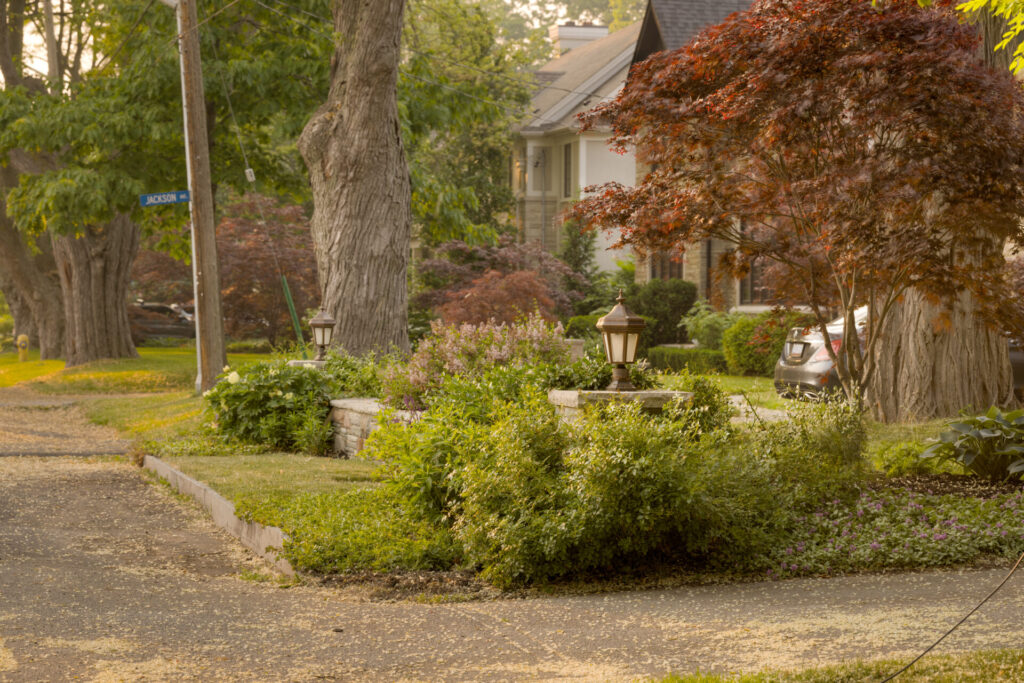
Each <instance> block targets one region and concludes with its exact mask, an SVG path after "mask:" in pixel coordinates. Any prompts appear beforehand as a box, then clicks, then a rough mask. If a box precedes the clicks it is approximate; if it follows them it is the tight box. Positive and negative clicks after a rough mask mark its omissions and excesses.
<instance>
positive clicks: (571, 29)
mask: <svg viewBox="0 0 1024 683" xmlns="http://www.w3.org/2000/svg"><path fill="white" fill-rule="evenodd" d="M606 35H608V27H607V26H597V25H595V24H592V23H590V22H589V21H588V22H587V23H585V24H576V23H575V22H572V21H567V22H565V23H564V24H561V25H560V26H552V27H551V28H549V29H548V36H550V38H551V42H552V43H554V44H555V48H556V49H557V50H558V54H564V53H566V52H568V51H569V50H571V49H573V48H574V47H579V46H580V45H586V44H587V43H589V42H590V41H592V40H597V39H598V38H604V37H605V36H606Z"/></svg>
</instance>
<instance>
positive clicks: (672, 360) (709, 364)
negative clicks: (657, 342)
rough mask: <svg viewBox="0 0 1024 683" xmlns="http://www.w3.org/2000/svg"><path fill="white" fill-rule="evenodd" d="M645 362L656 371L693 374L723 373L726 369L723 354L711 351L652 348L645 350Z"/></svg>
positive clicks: (669, 347)
mask: <svg viewBox="0 0 1024 683" xmlns="http://www.w3.org/2000/svg"><path fill="white" fill-rule="evenodd" d="M647 360H649V361H650V362H651V365H652V366H654V367H655V368H657V369H658V370H672V371H678V370H689V371H690V372H693V373H698V374H700V373H716V372H725V371H726V370H727V368H728V366H727V365H726V362H725V354H723V353H722V352H721V351H715V350H713V349H705V348H703V347H702V348H696V349H681V348H677V347H671V346H653V347H651V348H650V349H648V350H647Z"/></svg>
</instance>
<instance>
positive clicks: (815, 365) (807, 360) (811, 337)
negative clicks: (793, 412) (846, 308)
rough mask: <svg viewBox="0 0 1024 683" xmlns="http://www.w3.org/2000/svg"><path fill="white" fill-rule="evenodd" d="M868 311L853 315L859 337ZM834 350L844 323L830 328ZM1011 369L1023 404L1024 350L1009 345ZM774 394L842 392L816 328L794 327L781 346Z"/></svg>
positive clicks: (834, 323)
mask: <svg viewBox="0 0 1024 683" xmlns="http://www.w3.org/2000/svg"><path fill="white" fill-rule="evenodd" d="M867 319H868V308H867V306H861V307H860V308H858V309H857V310H856V311H854V321H855V324H856V325H857V330H858V331H859V333H861V334H862V333H863V328H864V327H865V325H867ZM828 335H829V337H831V339H832V348H834V349H835V350H836V353H837V354H838V353H839V349H841V348H842V345H843V319H842V318H836V319H835V320H833V321H832V322H830V323H829V324H828ZM1010 365H1011V367H1012V368H1013V388H1014V393H1015V394H1016V396H1017V398H1018V400H1022V401H1024V350H1022V349H1021V345H1020V344H1018V343H1014V342H1010ZM775 391H777V392H778V393H779V395H780V396H783V397H786V398H797V397H803V398H811V399H815V398H821V397H822V396H825V395H828V394H833V393H836V392H841V391H842V385H841V384H840V383H839V375H838V374H837V373H836V371H835V366H834V365H833V363H832V359H831V358H829V357H828V351H826V350H825V341H824V339H823V338H822V335H821V331H820V330H818V329H817V327H806V328H803V327H794V328H793V329H791V330H790V331H789V335H787V337H786V343H785V344H784V345H783V346H782V355H781V356H779V360H778V362H777V363H776V364H775Z"/></svg>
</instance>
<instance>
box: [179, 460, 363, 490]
mask: <svg viewBox="0 0 1024 683" xmlns="http://www.w3.org/2000/svg"><path fill="white" fill-rule="evenodd" d="M167 461H168V462H169V463H170V464H171V465H173V466H174V467H175V468H177V469H179V470H181V471H182V472H184V473H185V474H187V475H188V476H190V477H192V478H194V479H198V480H200V481H202V482H205V483H207V484H209V485H210V486H211V487H212V488H213V489H214V490H215V491H217V492H218V493H220V494H221V495H222V496H224V497H225V498H228V499H230V500H239V499H241V498H268V499H269V498H274V499H281V498H282V497H285V498H286V497H290V496H292V495H295V494H297V493H312V494H317V493H330V492H332V491H344V490H348V489H351V488H353V487H354V486H366V485H368V484H369V482H371V481H372V480H373V474H372V473H373V471H374V470H375V469H376V468H377V465H376V464H375V463H371V462H367V461H366V460H343V459H341V458H321V457H313V456H308V455H299V454H296V453H265V454H261V455H236V456H230V457H209V456H201V455H198V456H196V455H192V456H177V457H170V458H167Z"/></svg>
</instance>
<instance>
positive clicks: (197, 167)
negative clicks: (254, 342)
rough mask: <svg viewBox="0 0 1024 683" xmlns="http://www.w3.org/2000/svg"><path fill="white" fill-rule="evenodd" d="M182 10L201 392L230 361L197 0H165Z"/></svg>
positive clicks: (180, 32) (180, 25)
mask: <svg viewBox="0 0 1024 683" xmlns="http://www.w3.org/2000/svg"><path fill="white" fill-rule="evenodd" d="M160 1H161V2H163V3H164V4H165V5H167V6H169V7H173V8H174V9H175V10H176V12H177V15H178V54H179V55H180V56H181V106H182V110H183V112H184V114H185V159H186V162H187V169H188V189H189V193H190V201H189V209H190V211H191V213H192V277H193V285H194V287H195V319H196V368H197V375H196V392H197V393H199V392H202V391H206V390H207V389H210V388H211V387H213V385H214V384H215V382H216V378H217V375H219V374H220V373H221V372H222V371H223V368H224V366H225V365H227V354H226V353H225V350H224V316H223V314H222V312H221V303H220V268H219V267H218V265H217V239H216V233H215V226H214V221H213V189H212V185H211V184H210V144H209V139H208V138H207V134H206V100H205V97H204V95H203V70H202V64H201V63H200V57H199V26H198V24H199V19H198V16H197V14H196V4H195V2H196V0H160Z"/></svg>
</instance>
